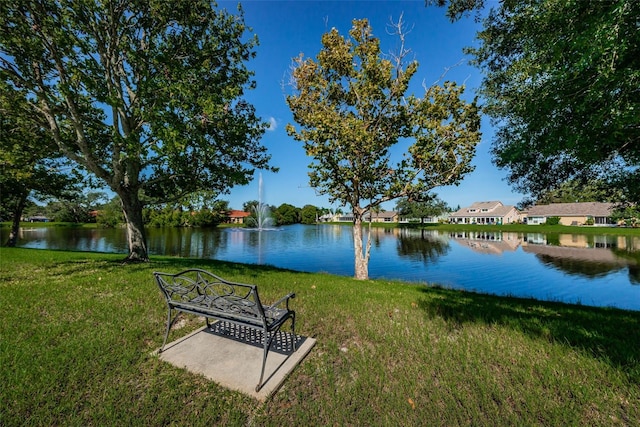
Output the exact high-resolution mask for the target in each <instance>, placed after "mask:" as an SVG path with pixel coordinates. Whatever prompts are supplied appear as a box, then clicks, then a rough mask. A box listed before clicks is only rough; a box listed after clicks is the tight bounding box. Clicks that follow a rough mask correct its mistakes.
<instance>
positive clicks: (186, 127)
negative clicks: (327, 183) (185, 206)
mask: <svg viewBox="0 0 640 427" xmlns="http://www.w3.org/2000/svg"><path fill="white" fill-rule="evenodd" d="M245 30H246V27H245V24H244V18H243V14H242V10H241V9H239V11H238V14H237V15H233V14H230V13H228V12H227V11H226V10H217V9H216V8H215V5H212V4H210V2H208V1H206V0H176V1H172V2H147V1H138V0H134V1H129V0H127V1H124V0H112V1H106V2H94V1H84V0H83V1H70V0H59V1H45V0H32V1H22V2H18V3H17V4H16V2H2V3H1V5H0V77H1V79H0V80H2V81H5V82H8V84H9V85H10V87H11V88H13V89H14V90H18V89H20V90H24V91H25V92H26V93H27V96H28V100H29V104H30V107H31V110H32V114H34V115H38V116H39V117H40V118H42V119H44V120H46V123H47V126H48V130H49V132H50V135H51V137H52V138H53V140H54V141H55V143H56V144H57V145H58V147H59V148H60V150H61V151H62V153H64V155H65V156H66V157H68V158H69V159H71V160H73V161H74V162H76V163H78V164H80V165H82V166H84V167H85V168H86V169H87V170H88V171H89V172H91V173H92V174H93V176H94V177H96V178H98V179H99V180H101V181H103V182H104V183H106V184H107V186H108V187H109V188H110V189H111V190H112V191H113V192H114V193H116V194H117V195H118V196H119V198H120V201H121V204H122V210H123V214H124V217H125V221H126V225H127V235H128V241H129V255H128V257H127V259H128V260H130V261H146V260H148V253H147V246H146V236H145V232H144V227H143V217H142V208H143V206H144V204H154V203H160V202H168V201H175V200H180V199H181V198H182V197H183V196H184V195H186V194H189V193H191V192H194V191H198V190H203V189H206V190H211V191H215V192H216V193H224V192H226V191H228V189H229V188H230V187H231V186H233V185H236V184H246V183H248V182H249V180H250V179H251V178H252V174H253V171H254V168H265V167H268V160H269V157H268V156H267V155H266V149H265V148H264V147H263V146H261V145H260V144H258V140H259V138H260V137H261V135H262V134H263V133H264V130H265V129H266V123H263V122H262V121H261V120H260V119H259V118H258V117H256V115H255V111H254V108H253V106H252V105H250V104H248V103H247V102H246V101H245V100H244V99H243V95H244V91H245V90H246V89H251V88H253V87H254V86H255V82H253V81H252V80H251V79H252V75H253V73H252V72H250V71H249V70H248V69H247V68H246V66H245V62H246V61H248V60H249V59H250V58H252V57H253V56H254V55H255V52H254V51H253V48H254V47H255V45H256V43H257V39H255V38H249V39H247V38H246V37H245ZM65 135H69V136H71V138H66V137H65Z"/></svg>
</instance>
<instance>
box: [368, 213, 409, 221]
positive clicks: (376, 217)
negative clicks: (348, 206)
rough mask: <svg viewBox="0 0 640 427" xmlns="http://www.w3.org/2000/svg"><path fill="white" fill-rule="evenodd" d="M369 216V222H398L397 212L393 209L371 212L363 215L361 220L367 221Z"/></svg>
mask: <svg viewBox="0 0 640 427" xmlns="http://www.w3.org/2000/svg"><path fill="white" fill-rule="evenodd" d="M369 217H371V222H398V221H399V219H400V216H399V215H398V212H395V211H385V212H373V213H371V214H367V215H365V216H364V218H363V219H362V220H363V221H367V222H368V221H369Z"/></svg>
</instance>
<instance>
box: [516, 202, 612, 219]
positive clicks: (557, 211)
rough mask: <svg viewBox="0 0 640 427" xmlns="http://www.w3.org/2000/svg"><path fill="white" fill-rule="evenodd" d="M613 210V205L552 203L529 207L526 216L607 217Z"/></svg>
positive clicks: (599, 203)
mask: <svg viewBox="0 0 640 427" xmlns="http://www.w3.org/2000/svg"><path fill="white" fill-rule="evenodd" d="M614 209H615V204H614V203H601V202H582V203H552V204H550V205H537V206H531V207H530V208H529V209H528V210H527V212H526V214H527V216H542V217H548V216H594V217H608V216H611V212H612V211H613V210H614Z"/></svg>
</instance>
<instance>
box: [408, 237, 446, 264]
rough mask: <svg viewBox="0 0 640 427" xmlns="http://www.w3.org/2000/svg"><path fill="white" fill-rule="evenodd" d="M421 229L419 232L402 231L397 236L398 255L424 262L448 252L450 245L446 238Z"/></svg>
mask: <svg viewBox="0 0 640 427" xmlns="http://www.w3.org/2000/svg"><path fill="white" fill-rule="evenodd" d="M421 231H422V232H421V233H412V234H407V233H403V234H400V235H399V236H398V255H399V256H401V257H406V258H409V259H413V260H416V261H422V262H424V263H425V264H426V263H428V262H434V261H436V260H437V259H438V258H439V257H441V256H444V255H446V254H447V253H448V252H449V250H450V245H449V242H448V241H447V240H442V239H439V238H437V237H434V236H432V235H430V234H429V233H428V232H425V231H426V230H421Z"/></svg>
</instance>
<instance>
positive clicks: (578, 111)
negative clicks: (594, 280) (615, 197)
mask: <svg viewBox="0 0 640 427" xmlns="http://www.w3.org/2000/svg"><path fill="white" fill-rule="evenodd" d="M639 19H640V2H638V1H635V0H612V1H576V2H566V1H565V2H562V1H560V2H558V1H548V0H538V1H533V0H529V1H504V2H501V4H500V6H499V7H497V8H494V9H492V10H491V11H490V13H489V15H488V17H487V18H486V19H485V20H484V29H483V30H482V31H481V32H480V33H479V35H478V37H479V40H480V41H481V45H480V46H479V47H478V48H474V49H469V52H471V53H472V54H473V55H474V56H475V63H476V64H477V65H478V66H480V67H481V68H482V69H483V70H484V72H485V78H484V80H483V83H482V88H481V93H482V95H483V96H484V98H485V99H486V105H485V106H484V107H483V111H484V112H486V113H488V114H489V115H490V116H491V117H492V118H493V119H494V123H495V124H496V126H497V132H496V136H495V140H494V141H493V148H492V151H493V155H494V160H495V163H496V164H497V166H499V167H501V168H506V169H507V170H508V172H509V175H508V180H509V181H510V182H511V183H512V184H513V185H514V186H515V188H517V189H518V190H520V191H522V192H524V193H529V194H531V195H532V196H533V197H534V198H537V197H538V196H540V195H542V194H543V193H544V192H548V191H550V190H553V189H554V188H557V187H558V186H559V185H561V184H562V183H563V182H566V181H570V180H577V179H582V180H585V181H586V180H588V179H599V180H601V181H602V182H606V183H608V184H609V185H611V186H613V187H614V188H617V189H619V190H621V191H622V192H623V197H624V198H625V199H626V201H630V202H640V31H639V30H638V22H639V21H638V20H639Z"/></svg>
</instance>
